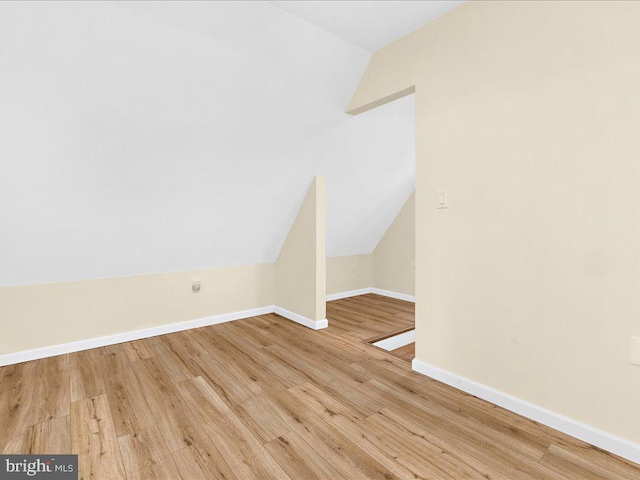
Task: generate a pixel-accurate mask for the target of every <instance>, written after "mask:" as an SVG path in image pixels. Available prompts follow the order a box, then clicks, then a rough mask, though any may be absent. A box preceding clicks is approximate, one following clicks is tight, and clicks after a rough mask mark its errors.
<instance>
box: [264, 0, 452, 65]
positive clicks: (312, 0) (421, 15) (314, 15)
mask: <svg viewBox="0 0 640 480" xmlns="http://www.w3.org/2000/svg"><path fill="white" fill-rule="evenodd" d="M271 3H272V4H273V5H275V6H276V7H278V8H281V9H283V10H286V11H287V12H289V13H292V14H293V15H295V16H297V17H299V18H302V19H303V20H306V21H308V22H309V23H312V24H313V25H315V26H317V27H319V28H322V29H323V30H326V31H327V32H331V33H333V34H334V35H337V36H338V37H340V38H342V39H344V40H347V41H348V42H351V43H353V44H354V45H358V46H359V47H361V48H364V49H365V50H367V51H369V52H375V51H376V50H379V49H381V48H382V47H385V46H387V45H388V44H390V43H392V42H394V41H396V40H398V39H399V38H400V37H403V36H405V35H407V34H409V33H411V32H412V31H413V30H415V29H416V28H418V27H421V26H422V25H424V24H425V23H427V22H431V21H432V20H435V19H436V18H438V17H440V16H442V15H444V14H445V13H447V12H448V11H450V10H453V9H454V8H456V7H458V6H459V5H461V4H463V3H464V0H423V1H415V0H413V1H405V0H306V1H299V0H297V1H292V0H278V1H272V2H271Z"/></svg>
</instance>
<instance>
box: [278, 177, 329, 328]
mask: <svg viewBox="0 0 640 480" xmlns="http://www.w3.org/2000/svg"><path fill="white" fill-rule="evenodd" d="M325 250H326V225H325V181H324V177H321V176H317V177H316V178H315V179H314V181H313V183H312V185H311V188H310V189H309V192H308V193H307V196H306V198H305V199H304V201H303V202H302V205H301V206H300V210H299V211H298V215H297V217H296V219H295V220H294V222H293V225H292V226H291V230H289V235H288V236H287V239H286V240H285V242H284V245H283V246H282V250H281V251H280V254H279V255H278V260H277V261H276V265H275V298H276V305H277V306H278V307H281V308H284V309H286V310H289V311H291V312H293V313H297V314H298V315H302V316H303V317H306V318H308V319H310V320H324V319H325V318H326V258H325V255H326V253H325Z"/></svg>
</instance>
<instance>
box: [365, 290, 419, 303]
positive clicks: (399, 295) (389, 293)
mask: <svg viewBox="0 0 640 480" xmlns="http://www.w3.org/2000/svg"><path fill="white" fill-rule="evenodd" d="M371 293H375V294H376V295H384V296H385V297H391V298H397V299H398V300H404V301H405V302H412V303H416V297H414V296H413V295H407V294H406V293H398V292H392V291H390V290H382V289H380V288H372V289H371Z"/></svg>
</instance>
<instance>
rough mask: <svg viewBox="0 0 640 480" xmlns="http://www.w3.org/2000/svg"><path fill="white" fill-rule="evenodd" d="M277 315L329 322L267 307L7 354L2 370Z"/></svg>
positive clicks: (321, 323)
mask: <svg viewBox="0 0 640 480" xmlns="http://www.w3.org/2000/svg"><path fill="white" fill-rule="evenodd" d="M274 312H275V313H277V314H278V315H281V316H283V317H285V318H287V319H288V320H293V321H294V322H296V323H299V324H301V325H304V326H305V327H309V328H312V329H314V330H319V329H321V328H326V327H327V326H328V322H327V320H326V319H324V320H319V321H317V322H316V321H313V320H310V319H308V318H306V317H303V316H302V315H298V314H296V313H293V312H290V311H288V310H285V309H284V308H280V307H276V306H275V305H268V306H265V307H259V308H252V309H250V310H242V311H239V312H231V313H223V314H221V315H214V316H211V317H204V318H198V319H196V320H187V321H185V322H178V323H170V324H167V325H160V326H158V327H151V328H143V329H141V330H133V331H131V332H123V333H116V334H113V335H105V336H103V337H95V338H89V339H87V340H78V341H76V342H69V343H63V344H60V345H51V346H49V347H42V348H35V349H33V350H25V351H22V352H14V353H6V354H4V355H0V367H4V366H7V365H14V364H16V363H22V362H28V361H30V360H38V359H41V358H48V357H55V356H56V355H63V354H65V353H73V352H81V351H83V350H89V349H91V348H99V347H106V346H108V345H116V344H118V343H124V342H131V341H133V340H141V339H143V338H150V337H157V336H158V335H166V334H167V333H175V332H181V331H183V330H191V329H192V328H199V327H207V326H210V325H217V324H219V323H225V322H231V321H234V320H241V319H243V318H249V317H257V316H258V315H266V314H267V313H274Z"/></svg>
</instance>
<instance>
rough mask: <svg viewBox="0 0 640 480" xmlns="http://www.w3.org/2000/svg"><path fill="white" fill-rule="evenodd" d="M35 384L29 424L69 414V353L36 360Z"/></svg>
mask: <svg viewBox="0 0 640 480" xmlns="http://www.w3.org/2000/svg"><path fill="white" fill-rule="evenodd" d="M34 363H35V366H36V370H35V372H34V373H33V375H35V376H36V378H37V379H38V381H37V382H36V383H35V385H34V389H33V392H32V398H31V405H30V408H29V413H28V416H29V420H28V424H29V425H35V424H36V423H41V422H46V421H47V420H50V419H52V418H58V417H64V416H67V415H69V408H70V403H71V402H70V391H69V355H58V356H55V357H49V358H43V359H41V360H36V361H35V362H34Z"/></svg>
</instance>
